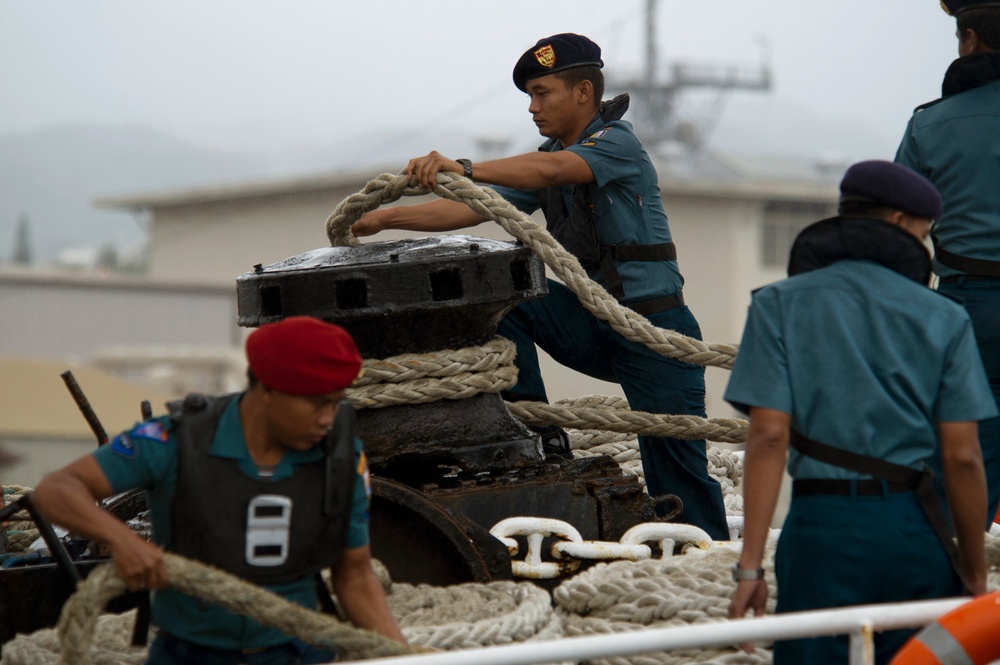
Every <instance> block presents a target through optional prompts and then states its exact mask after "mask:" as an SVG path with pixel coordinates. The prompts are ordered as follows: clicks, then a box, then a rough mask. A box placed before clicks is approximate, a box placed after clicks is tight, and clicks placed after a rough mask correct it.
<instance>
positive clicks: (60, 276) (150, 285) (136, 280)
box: [0, 267, 235, 295]
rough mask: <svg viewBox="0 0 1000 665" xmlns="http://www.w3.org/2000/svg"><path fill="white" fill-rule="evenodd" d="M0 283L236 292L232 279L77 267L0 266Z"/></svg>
mask: <svg viewBox="0 0 1000 665" xmlns="http://www.w3.org/2000/svg"><path fill="white" fill-rule="evenodd" d="M0 284H20V285H26V286H58V287H61V288H70V289H72V288H76V289H92V288H103V289H109V290H112V289H117V290H128V291H144V292H149V293H152V292H164V291H169V292H172V293H189V294H207V295H235V292H234V288H235V280H234V285H233V286H219V285H218V284H214V283H204V284H198V283H191V282H173V281H164V280H156V281H153V280H150V279H148V278H147V277H145V276H144V275H123V274H120V273H110V274H108V275H102V274H98V273H87V272H76V271H72V272H70V271H67V272H63V271H36V270H27V269H11V268H9V267H3V268H0Z"/></svg>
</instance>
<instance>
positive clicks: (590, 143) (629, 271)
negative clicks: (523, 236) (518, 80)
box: [493, 117, 684, 303]
mask: <svg viewBox="0 0 1000 665" xmlns="http://www.w3.org/2000/svg"><path fill="white" fill-rule="evenodd" d="M545 147H548V150H549V152H558V151H559V150H562V149H563V148H562V145H561V144H560V143H559V142H558V141H549V142H547V143H546V144H545V146H543V149H544V148H545ZM566 150H569V151H570V152H574V153H576V154H577V155H579V156H580V157H582V158H583V160H584V161H586V162H587V165H588V166H589V167H590V170H591V171H593V173H594V185H595V189H596V191H592V196H591V202H592V203H593V205H594V212H595V218H596V224H597V232H598V235H599V237H600V239H601V242H602V243H604V244H606V245H653V244H658V243H668V242H671V237H670V227H669V226H668V225H667V214H666V212H665V211H664V209H663V201H662V199H661V198H660V189H659V185H658V182H657V175H656V168H655V167H654V166H653V163H652V161H650V159H649V155H648V154H647V153H646V149H645V148H643V146H642V143H640V142H639V139H638V138H637V137H636V135H635V133H634V132H633V131H632V124H631V123H630V122H627V121H625V120H612V121H611V122H607V123H605V121H604V120H602V119H601V118H600V117H597V118H596V119H595V120H594V121H593V122H592V123H591V124H590V126H588V127H587V129H586V131H584V132H583V134H582V135H581V137H580V140H579V141H578V142H577V143H576V144H575V145H571V146H569V147H568V148H566ZM493 189H495V190H496V191H497V193H498V194H500V196H502V197H504V198H505V199H506V200H507V201H509V202H510V203H511V204H513V205H514V206H515V207H516V208H517V209H518V210H520V211H522V212H524V213H526V214H529V215H530V214H531V213H533V212H535V211H536V210H538V209H539V207H541V204H540V201H539V193H538V191H536V190H523V189H512V188H510V187H493ZM571 192H572V187H570V186H564V187H562V193H563V199H564V200H565V203H566V207H567V209H569V208H570V196H571ZM616 264H617V267H618V273H619V274H620V275H621V280H622V286H623V287H624V289H625V297H624V298H622V302H624V303H629V302H640V301H644V300H651V299H654V298H660V297H663V296H669V295H673V294H675V293H679V292H680V291H681V287H682V286H683V284H684V279H683V278H682V277H681V274H680V270H679V269H678V267H677V262H676V261H617V262H616ZM590 277H591V279H593V280H594V281H596V282H598V283H600V284H602V285H603V286H607V285H605V284H604V283H603V282H604V280H603V277H602V276H601V273H600V271H599V270H593V271H591V272H590Z"/></svg>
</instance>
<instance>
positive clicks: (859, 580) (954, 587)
mask: <svg viewBox="0 0 1000 665" xmlns="http://www.w3.org/2000/svg"><path fill="white" fill-rule="evenodd" d="M775 572H776V576H777V582H778V605H777V610H776V611H777V612H778V613H779V614H780V613H784V612H801V611H806V610H817V609H823V608H831V607H846V606H848V605H864V604H869V603H896V602H903V601H908V600H928V599H934V598H949V597H954V596H960V595H962V593H963V587H962V583H961V582H960V581H959V579H958V575H957V574H956V573H955V571H954V570H953V569H952V567H951V563H950V562H949V561H948V555H947V554H946V553H945V551H944V548H943V547H942V546H941V543H940V541H939V540H938V539H937V536H936V535H935V534H934V529H933V528H931V525H930V522H928V521H927V518H926V517H925V516H924V513H923V510H921V508H920V504H919V502H918V501H917V496H916V494H915V493H914V492H904V493H900V494H888V493H886V494H883V495H881V496H856V497H853V498H852V497H850V496H806V497H794V498H793V499H792V505H791V508H790V510H789V512H788V517H787V518H785V523H784V525H783V527H782V529H781V536H780V537H779V539H778V550H777V553H776V554H775ZM914 632H915V629H907V630H890V631H885V632H882V633H876V634H875V662H876V664H877V665H885V664H886V663H888V662H889V661H890V660H891V659H892V656H893V655H894V654H895V653H896V651H898V650H899V648H900V647H902V646H903V644H904V643H905V642H906V640H907V639H909V638H910V636H911V635H912V634H913V633H914ZM848 642H849V637H848V636H847V635H838V636H836V637H819V638H813V639H802V640H786V641H782V642H775V644H774V665H802V664H803V663H809V665H826V664H829V665H843V663H846V662H847V660H848Z"/></svg>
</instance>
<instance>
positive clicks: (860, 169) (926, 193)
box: [840, 160, 944, 219]
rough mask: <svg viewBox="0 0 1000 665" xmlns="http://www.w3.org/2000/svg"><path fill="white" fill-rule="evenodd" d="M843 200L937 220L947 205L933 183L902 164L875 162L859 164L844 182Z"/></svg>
mask: <svg viewBox="0 0 1000 665" xmlns="http://www.w3.org/2000/svg"><path fill="white" fill-rule="evenodd" d="M840 201H841V202H842V203H843V202H848V201H860V202H863V203H870V204H872V205H879V206H888V207H890V208H894V209H896V210H902V211H903V212H905V213H907V214H909V215H913V216H914V217H927V218H930V219H937V218H938V217H940V216H941V212H942V210H944V206H943V205H942V203H941V194H939V193H938V190H937V188H936V187H935V186H934V185H933V183H931V181H930V180H928V179H927V178H925V177H924V176H922V175H920V174H919V173H917V172H916V171H914V170H913V169H911V168H908V167H906V166H902V165H901V164H894V163H892V162H885V161H881V160H871V161H867V162H858V163H857V164H854V165H853V166H851V167H850V168H848V169H847V172H846V173H844V179H843V180H841V181H840Z"/></svg>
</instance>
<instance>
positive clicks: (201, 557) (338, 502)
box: [168, 394, 356, 585]
mask: <svg viewBox="0 0 1000 665" xmlns="http://www.w3.org/2000/svg"><path fill="white" fill-rule="evenodd" d="M238 397H239V395H238V394H231V395H223V396H219V397H210V396H205V395H188V396H187V398H185V399H184V400H183V401H182V402H172V403H171V404H169V405H168V406H169V407H170V410H171V413H172V416H173V419H174V423H175V426H174V434H175V436H176V440H177V446H178V468H177V491H176V494H175V496H174V500H173V507H172V514H171V547H170V549H171V550H172V551H174V552H176V553H178V554H181V555H183V556H186V557H189V558H192V559H196V560H198V561H202V562H204V563H207V564H210V565H213V566H216V567H218V568H221V569H222V570H226V571H228V572H230V573H233V574H234V575H238V576H239V577H242V578H244V579H246V580H248V581H250V582H253V583H255V584H260V585H274V584H285V583H288V582H293V581H296V580H299V579H303V578H305V577H308V576H310V575H312V574H314V573H316V572H318V571H319V570H321V569H322V568H324V567H326V566H329V565H332V564H333V563H334V562H336V561H337V559H338V558H339V557H340V554H341V552H342V551H343V549H344V545H345V543H346V541H347V529H348V526H349V523H350V517H351V504H352V499H353V496H354V486H355V479H356V472H355V469H354V410H353V408H352V407H351V405H350V404H349V403H347V402H346V401H345V402H341V404H340V408H339V411H338V414H337V419H336V421H335V422H334V425H333V427H332V428H331V430H330V432H329V434H328V435H327V438H326V439H325V440H324V441H323V442H322V443H321V444H320V445H321V446H322V447H323V449H324V450H325V451H326V455H324V456H323V457H322V458H321V459H319V460H316V461H314V462H310V463H308V464H302V465H300V466H299V467H298V468H296V470H295V474H294V475H293V476H291V477H289V478H285V479H283V480H278V481H270V480H268V479H253V478H249V477H248V476H247V475H246V474H244V473H243V472H242V471H240V469H239V464H238V462H237V461H236V460H233V459H225V458H221V457H214V456H212V455H209V449H210V447H211V444H212V438H213V437H214V436H215V430H216V427H217V426H218V422H219V419H220V418H221V416H222V413H223V411H225V409H226V406H227V405H228V404H229V403H230V402H231V401H232V400H233V399H236V398H238Z"/></svg>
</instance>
